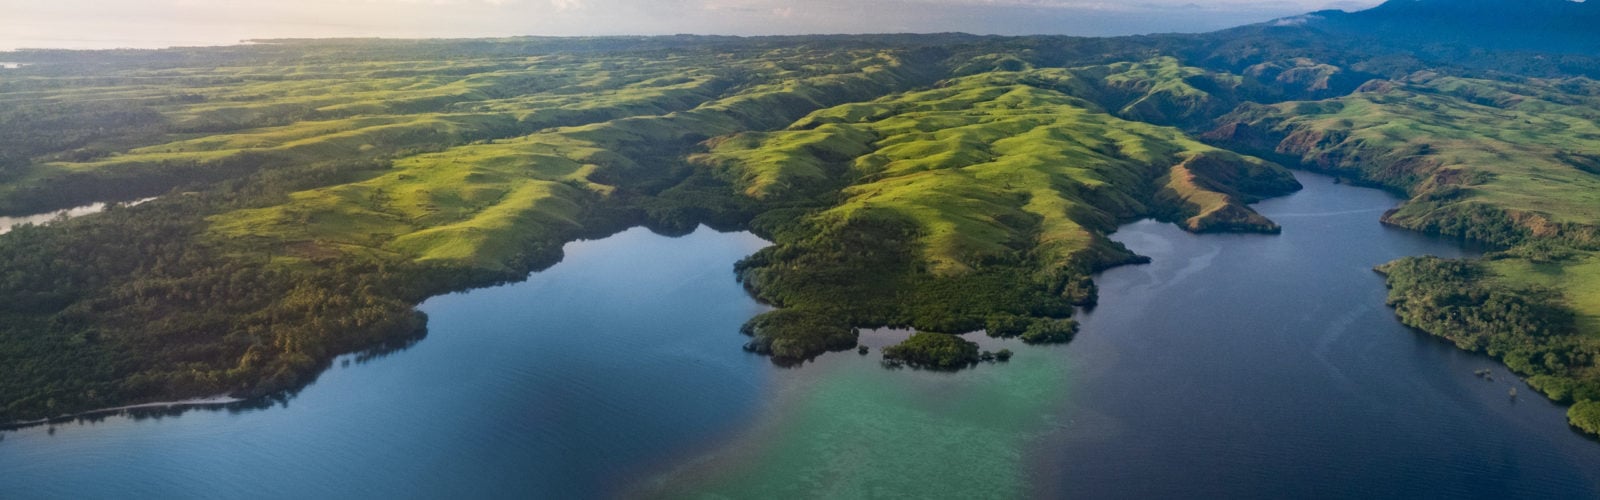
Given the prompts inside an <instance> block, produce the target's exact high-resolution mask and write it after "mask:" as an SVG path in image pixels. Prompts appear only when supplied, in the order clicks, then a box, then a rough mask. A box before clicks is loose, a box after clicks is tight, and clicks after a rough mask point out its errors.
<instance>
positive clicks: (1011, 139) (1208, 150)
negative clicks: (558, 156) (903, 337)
mask: <svg viewBox="0 0 1600 500" xmlns="http://www.w3.org/2000/svg"><path fill="white" fill-rule="evenodd" d="M1149 67H1151V65H1135V64H1130V65H1118V66H1114V67H1112V68H1111V69H1112V70H1118V69H1130V68H1131V69H1134V70H1137V71H1139V73H1136V74H1134V75H1119V74H1116V73H1112V74H1111V76H1110V77H1109V78H1107V75H1106V74H1104V73H1102V74H1101V75H1099V76H1100V79H1116V78H1134V77H1140V78H1142V77H1144V75H1143V73H1142V71H1143V70H1145V69H1148V68H1149ZM1182 74H1185V73H1184V72H1180V71H1174V72H1173V74H1172V75H1171V78H1179V79H1181V75H1182ZM1080 78H1081V77H1080V76H1078V75H1077V74H1075V73H1074V72H1071V71H1066V70H1041V71H1023V72H996V73H986V74H982V75H977V76H971V77H965V78H959V79H955V80H950V81H946V82H943V83H941V84H940V85H939V86H938V88H935V89H932V90H924V91H917V92H910V93H905V94H899V95H894V96H889V97H885V98H882V99H878V100H874V101H871V102H866V103H858V104H847V105H844V106H838V107H834V108H829V109H825V110H821V111H818V112H816V113H813V114H811V115H810V116H807V117H805V118H804V119H801V120H799V121H798V122H796V123H794V124H793V125H791V126H790V127H788V128H787V129H785V130H782V131H777V132H768V133H744V134H738V135H735V136H732V137H727V138H721V139H718V140H716V141H714V143H713V144H714V145H713V147H712V149H711V151H710V152H709V153H707V154H705V155H701V156H699V157H696V158H695V160H696V161H697V162H698V163H699V164H701V165H704V166H705V167H706V168H708V169H711V170H712V171H714V172H716V174H717V175H719V176H721V177H723V178H725V179H728V180H729V181H730V182H732V183H733V184H734V186H735V187H736V188H737V189H739V190H740V191H741V192H742V193H743V194H744V195H745V196H748V197H751V198H755V199H758V200H764V201H766V202H768V203H773V202H781V201H783V200H790V201H793V202H796V203H801V202H803V200H822V202H821V204H822V205H823V206H821V207H820V208H818V209H817V210H815V211H812V212H810V213H809V214H808V215H806V216H805V217H804V218H802V219H801V220H799V221H787V222H784V223H781V224H779V225H778V226H779V229H776V230H775V231H776V232H777V233H778V234H779V238H778V245H777V246H775V247H773V248H771V249H769V250H766V251H763V252H762V253H761V254H758V255H757V256H755V257H753V258H752V259H751V260H750V261H747V262H746V263H745V268H744V274H743V275H744V278H745V280H746V282H747V284H749V285H750V286H751V287H752V288H753V289H754V290H756V291H757V292H758V293H759V294H760V295H761V296H762V297H763V298H765V299H767V300H770V301H773V302H774V303H777V304H779V305H782V306H787V307H790V308H791V309H793V310H791V311H785V312H780V313H775V314H777V315H783V316H784V317H791V318H792V319H791V320H789V322H798V323H813V324H815V325H827V324H830V323H832V324H839V325H848V326H881V325H912V326H916V327H918V328H919V329H923V330H933V331H946V332H949V331H957V332H959V331H968V330H975V329H979V328H989V327H990V325H989V324H988V323H989V322H990V319H991V318H993V319H994V321H995V323H996V324H995V325H994V327H993V328H992V329H993V330H1009V329H1010V328H1007V327H1004V325H1001V323H1005V324H1007V325H1010V324H1018V325H1020V328H1021V329H1025V328H1026V327H1027V326H1029V325H1033V324H1037V323H1039V322H1047V321H1050V318H1052V317H1061V316H1065V315H1066V313H1067V312H1068V311H1069V310H1070V304H1072V303H1081V302H1085V301H1088V300H1092V291H1091V290H1092V289H1091V288H1089V285H1088V283H1087V275H1088V274H1089V273H1090V272H1092V271H1094V270H1098V269H1101V268H1104V267H1106V266H1109V265H1113V264H1116V263H1120V262H1125V261H1127V260H1129V259H1131V258H1132V255H1130V254H1128V253H1127V251H1126V250H1125V249H1123V248H1121V246H1120V245H1117V244H1115V243H1113V242H1111V241H1110V240H1109V239H1107V238H1106V236H1105V235H1106V234H1107V233H1109V232H1111V231H1114V230H1115V228H1116V225H1117V224H1118V223H1120V222H1125V221H1127V220H1130V219H1134V218H1139V217H1160V218H1163V219H1167V220H1173V221H1177V222H1181V223H1182V224H1183V225H1184V226H1185V227H1186V228H1188V229H1190V230H1193V231H1212V230H1245V231H1265V232H1271V231H1276V230H1277V226H1276V225H1275V224H1273V223H1272V222H1271V221H1268V220H1266V219H1265V218H1263V217H1261V216H1260V215H1258V214H1256V213H1255V212H1254V211H1252V210H1251V209H1250V208H1249V207H1248V206H1247V204H1248V203H1251V202H1254V201H1256V200H1258V199H1260V198H1261V197H1264V196H1271V195H1276V194H1283V193H1286V192H1289V191H1292V190H1294V189H1296V188H1297V187H1298V185H1297V184H1296V183H1295V181H1294V180H1293V178H1292V177H1291V176H1290V175H1289V174H1288V172H1287V171H1285V170H1283V169H1282V168H1281V167H1278V166H1276V165H1274V164H1271V163H1268V162H1265V161H1262V160H1259V159H1256V158H1251V157H1246V156H1241V155H1238V154H1234V153H1230V152H1227V151H1223V150H1220V149H1217V148H1214V147H1211V146H1207V145H1205V144H1202V143H1200V142H1198V141H1195V140H1193V139H1191V138H1189V137H1188V136H1186V135H1185V134H1184V133H1183V132H1181V131H1179V130H1177V129H1174V128H1168V127H1161V126H1156V125H1150V124H1147V123H1141V122H1135V121H1129V120H1124V119H1121V118H1118V117H1116V116H1113V115H1111V114H1108V113H1107V112H1105V110H1104V109H1102V108H1101V107H1100V106H1099V105H1097V104H1095V103H1094V102H1092V101H1089V100H1085V99H1083V98H1079V97H1075V96H1073V95H1069V94H1067V93H1063V92H1062V91H1059V90H1055V89H1073V88H1079V87H1077V86H1076V82H1077V81H1078V80H1079V79H1080ZM1097 81H1099V80H1097ZM1080 89H1081V90H1084V91H1086V92H1090V93H1094V92H1093V91H1092V89H1089V88H1087V87H1084V88H1080ZM1094 94H1095V96H1096V97H1099V96H1100V94H1098V93H1094ZM885 234H887V235H895V236H894V237H891V238H889V240H894V241H892V242H891V241H884V242H881V246H880V242H873V241H869V240H871V239H872V238H873V236H869V235H878V236H877V237H882V235H885ZM899 238H903V240H900V239H899ZM828 269H836V270H837V274H836V275H833V274H830V272H829V271H827V270H828ZM846 275H854V276H858V277H870V278H868V279H859V278H858V279H856V280H854V281H856V282H857V283H856V284H847V283H842V281H843V276H846ZM805 316H810V317H811V319H809V320H807V319H805V318H804V317H805ZM774 317H779V316H774ZM753 325H755V327H753V328H752V333H754V334H755V335H756V337H757V341H756V343H755V344H754V345H753V347H755V348H757V349H760V350H769V351H772V352H774V353H775V354H777V355H779V356H780V357H788V358H805V357H808V356H811V355H814V354H816V353H817V352H819V351H820V350H822V349H824V348H840V347H849V346H851V345H853V337H852V336H849V335H843V334H827V333H825V332H828V331H833V332H839V331H842V330H840V328H841V327H834V328H827V327H826V326H818V327H814V328H807V329H788V328H785V327H783V326H780V325H774V324H768V323H767V322H765V321H764V320H763V319H761V318H758V319H757V321H756V322H754V323H753ZM763 326H765V327H766V328H762V327H763ZM991 333H996V334H1002V333H1004V332H1000V331H992V332H991ZM1016 333H1021V332H1020V331H1019V332H1016ZM819 335H823V336H825V338H817V337H818V336H819ZM1055 340H1064V339H1062V338H1056V339H1055Z"/></svg>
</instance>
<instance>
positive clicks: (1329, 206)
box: [0, 174, 1600, 498]
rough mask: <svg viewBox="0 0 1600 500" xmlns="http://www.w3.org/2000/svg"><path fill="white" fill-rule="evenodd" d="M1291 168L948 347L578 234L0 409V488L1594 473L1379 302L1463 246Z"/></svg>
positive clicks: (1469, 365) (925, 487)
mask: <svg viewBox="0 0 1600 500" xmlns="http://www.w3.org/2000/svg"><path fill="white" fill-rule="evenodd" d="M1301 180H1302V182H1303V183H1304V184H1306V186H1307V188H1306V189H1305V190H1304V191H1302V192H1300V193H1297V194H1294V195H1291V196H1287V197H1283V198H1279V199H1275V200H1269V201H1266V202H1263V203H1261V204H1258V205H1257V209H1258V210H1259V211H1261V212H1262V213H1263V214H1265V215H1267V216H1268V217H1271V218H1273V219H1274V220H1276V221H1278V222H1279V223H1281V224H1282V225H1283V226H1284V232H1283V234H1282V235H1277V236H1264V235H1192V234H1188V233H1184V232H1182V231H1179V230H1177V229H1176V228H1175V227H1173V226H1171V225H1166V224H1158V223H1154V222H1148V221H1146V222H1138V223H1134V224H1130V225H1128V226H1125V227H1123V228H1122V229H1121V231H1119V232H1118V233H1117V234H1116V235H1114V237H1115V238H1116V239H1118V240H1119V241H1122V242H1124V243H1126V244H1127V245H1128V246H1129V247H1131V248H1133V249H1134V250H1136V251H1138V252H1139V253H1141V254H1143V255H1148V256H1151V257H1153V258H1154V262H1153V263H1152V264H1149V265H1142V266H1129V267H1123V268H1118V269H1114V270H1111V271H1108V272H1106V273H1104V274H1103V275H1101V276H1100V277H1099V278H1098V280H1097V282H1098V283H1099V284H1100V287H1101V301H1100V303H1101V305H1100V306H1099V307H1098V308H1096V309H1094V310H1093V311H1085V312H1083V313H1082V314H1081V315H1080V320H1081V321H1082V322H1083V324H1084V329H1083V332H1082V333H1081V334H1080V335H1079V336H1078V338H1077V339H1075V340H1074V341H1073V342H1072V343H1070V344H1067V345H1063V346H1049V347H1031V346H1023V345H1021V344H1020V343H1017V342H1015V341H1003V340H995V339H988V338H986V337H983V336H981V335H979V334H969V335H968V338H971V339H973V340H976V341H979V342H980V343H982V344H984V347H985V348H986V349H999V348H1009V349H1011V350H1013V351H1016V352H1017V356H1016V357H1015V358H1014V359H1013V360H1012V361H1011V362H1010V363H1003V364H989V365H982V366H979V367H977V368H976V369H972V370H967V371H963V372H959V373H953V374H952V373H935V372H925V371H917V370H886V369H884V368H882V367H881V366H879V364H878V363H877V350H878V349H879V348H881V347H882V346H884V345H888V344H891V343H893V342H896V341H897V340H898V339H901V338H904V336H905V335H907V334H908V332H904V331H877V332H867V334H865V335H864V337H863V342H864V343H866V344H868V345H870V346H872V347H873V353H872V354H871V355H869V356H861V355H858V354H856V353H855V352H853V351H852V352H848V353H836V354H830V355H826V356H823V357H821V358H819V359H818V360H817V361H815V362H813V363H809V364H806V365H804V366H801V367H797V368H779V367H776V366H773V365H772V364H771V363H769V362H767V360H765V359H763V358H760V357H757V356H753V355H750V354H746V353H744V352H742V351H740V350H739V348H738V347H739V346H740V345H741V344H742V342H743V340H744V339H743V338H741V337H740V336H739V335H738V333H737V328H738V326H739V324H740V323H742V322H743V321H744V320H745V319H747V318H749V317H750V316H752V315H754V314H757V313H758V312H760V311H762V310H763V307H762V306H760V305H759V304H756V303H755V302H753V301H752V300H750V298H749V297H748V296H747V295H746V294H745V293H744V292H743V290H742V289H741V288H740V287H739V285H738V284H737V283H735V282H734V280H733V276H732V274H731V271H730V267H731V265H732V263H733V262H734V261H736V260H738V259H739V258H741V257H742V256H744V255H747V254H749V253H750V252H753V251H754V250H756V249H758V248H760V247H761V246H763V245H764V244H765V243H764V242H762V241H760V240H759V239H757V238H755V237H753V236H750V235H748V234H743V233H734V234H723V233H716V232H713V231H710V230H708V229H704V228H702V229H700V230H699V231H697V232H695V233H693V234H691V235H688V236H685V237H682V238H668V237H664V236H659V235H655V234H652V233H649V232H648V231H645V230H643V229H633V230H629V231H626V232H623V233H620V234H618V235H615V236H612V237H610V238H606V239H603V240H597V241H584V242H575V243H572V244H569V245H568V246H567V257H566V259H565V260H564V261H563V262H562V263H560V264H558V265H556V266H554V267H552V268H550V269H548V270H546V271H543V272H540V273H536V274H535V275H534V276H532V277H531V279H530V280H529V281H527V282H523V283H517V284H511V285H505V286H500V287H495V288H488V289H481V290H474V291H471V292H466V293H461V294H452V295H447V296H441V297H436V298H434V299H431V300H429V301H428V302H426V303H425V304H423V306H422V309H423V310H424V311H426V312H428V314H429V315H430V318H431V319H430V334H429V336H428V337H427V338H426V339H424V340H423V341H421V342H420V343H418V344H417V345H416V346H414V347H411V348H409V349H406V350H403V351H400V352H397V353H393V354H390V355H388V356H383V357H379V358H376V359H370V360H365V361H361V362H355V360H354V358H352V357H346V358H343V359H341V361H340V362H338V363H336V364H335V367H334V368H332V369H330V370H329V371H328V372H327V373H325V374H324V375H323V376H322V377H321V378H320V379H319V380H317V381H316V383H314V384H313V385H311V386H310V387H308V388H306V389H305V390H304V391H302V392H301V393H299V394H298V395H296V396H295V397H293V398H290V399H288V400H287V401H286V402H285V403H283V404H281V405H275V406H273V407H271V408H267V409H242V408H235V409H232V410H227V411H216V410H201V411H190V412H186V413H182V414H180V415H178V416H176V417H173V416H168V417H165V418H159V419H152V418H146V419H134V418H129V417H112V418H108V419H104V420H101V421H98V422H84V423H72V424H64V425H58V426H56V427H55V428H53V430H52V428H49V427H33V428H28V429H22V430H18V431H11V432H7V433H5V434H3V435H0V436H3V437H4V440H3V441H0V471H4V473H3V474H0V498H35V497H46V498H79V497H107V496H115V497H147V498H170V497H196V496H206V497H230V498H235V497H277V498H282V497H296V498H302V497H303V498H335V497H353V496H354V497H432V498H437V497H457V496H466V497H530V496H531V497H542V498H582V497H603V496H612V495H627V496H667V497H678V496H706V495H724V496H727V497H733V498H753V497H838V496H853V497H861V496H866V497H927V498H954V497H965V498H971V497H1022V496H1052V497H1054V496H1066V497H1090V498H1116V497H1126V498H1141V497H1186V498H1187V497H1238V498H1281V497H1310V498H1321V497H1380V498H1381V497H1390V498H1426V497H1440V498H1593V497H1596V496H1597V495H1600V443H1595V442H1593V441H1591V440H1589V439H1586V438H1584V437H1582V436H1580V435H1577V434H1576V433H1574V432H1572V431H1571V430H1569V429H1568V428H1567V426H1566V423H1565V419H1564V416H1563V409H1562V408H1560V407H1557V406H1555V405H1553V404H1550V403H1548V402H1546V401H1544V400H1542V399H1540V398H1538V397H1537V396H1534V395H1533V394H1534V393H1533V392H1532V391H1531V390H1529V389H1527V388H1526V387H1525V386H1523V385H1521V384H1520V382H1516V379H1515V378H1512V377H1509V376H1507V375H1506V373H1505V370H1504V369H1503V368H1501V367H1499V366H1498V365H1497V364H1495V363H1494V362H1493V361H1492V360H1489V359H1487V358H1484V357H1482V356H1478V355H1472V354H1468V353H1463V352H1461V351H1458V350H1456V349H1454V348H1453V347H1451V346H1450V345H1449V344H1446V343H1444V342H1441V341H1437V340H1435V339H1433V338H1430V337H1428V336H1426V335H1421V334H1417V333H1415V332H1412V331H1409V330H1407V329H1406V328H1404V327H1403V326H1401V325H1400V324H1399V323H1398V322H1397V321H1396V320H1395V318H1394V315H1393V313H1392V311H1390V310H1389V309H1387V308H1386V307H1384V306H1383V297H1384V293H1385V292H1384V288H1383V280H1382V278H1381V277H1380V276H1378V275H1376V274H1375V273H1373V272H1372V270H1371V268H1372V267H1373V266H1374V265H1377V264H1381V263H1383V262H1386V261H1388V260H1392V259H1394V258H1397V257H1400V256H1405V255H1419V254H1435V255H1445V256H1455V255H1466V254H1468V250H1463V249H1462V248H1460V247H1459V246H1457V245H1454V244H1451V243H1449V242H1445V241H1441V240H1438V239H1433V238H1428V237H1424V236H1421V235H1417V234H1413V233H1409V232H1406V231H1401V230H1396V229H1392V228H1386V227H1384V226H1382V225H1380V224H1379V223H1378V222H1377V219H1378V216H1379V215H1380V214H1381V213H1382V211H1383V210H1384V209H1386V208H1389V207H1391V206H1393V205H1394V204H1395V203H1396V200H1395V199H1394V198H1393V197H1391V196H1389V195H1387V194H1385V193H1383V192H1380V191H1375V190H1369V189H1361V188H1354V187H1350V186H1344V185H1336V184H1334V183H1333V182H1332V181H1331V180H1329V179H1328V178H1325V177H1319V176H1313V175H1310V174H1302V175H1301ZM1481 368H1494V369H1495V371H1496V375H1497V377H1496V381H1495V382H1488V381H1485V380H1483V379H1480V378H1478V377H1475V376H1474V375H1473V373H1472V372H1473V371H1474V370H1477V369H1481ZM1511 387H1518V388H1519V391H1520V392H1522V393H1523V394H1524V396H1523V398H1522V399H1520V400H1517V401H1513V400H1511V399H1510V398H1509V397H1507V391H1508V389H1509V388H1511Z"/></svg>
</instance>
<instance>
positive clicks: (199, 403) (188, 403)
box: [0, 396, 247, 431]
mask: <svg viewBox="0 0 1600 500" xmlns="http://www.w3.org/2000/svg"><path fill="white" fill-rule="evenodd" d="M244 401H247V400H246V399H242V398H236V397H232V396H211V397H207V398H194V399H184V400H178V401H158V402H154V403H142V404H136V405H125V406H113V407H110V408H100V409H96V410H89V411H85V412H79V413H72V414H67V415H61V416H57V417H50V418H41V419H37V420H19V421H15V422H6V423H3V424H0V431H8V430H16V429H22V428H27V427H33V426H37V425H45V424H49V423H52V422H56V421H60V420H70V419H76V418H82V417H90V416H95V415H101V414H107V413H116V412H122V411H127V410H140V409H147V408H161V409H167V408H188V407H205V406H222V405H230V404H234V403H242V402H244Z"/></svg>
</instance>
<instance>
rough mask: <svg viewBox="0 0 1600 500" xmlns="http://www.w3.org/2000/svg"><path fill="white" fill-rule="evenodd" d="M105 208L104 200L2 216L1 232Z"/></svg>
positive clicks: (137, 201) (97, 211) (128, 204)
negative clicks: (79, 205)
mask: <svg viewBox="0 0 1600 500" xmlns="http://www.w3.org/2000/svg"><path fill="white" fill-rule="evenodd" d="M154 199H155V198H145V199H142V200H135V201H130V202H127V203H124V205H127V206H134V205H138V204H141V203H144V202H147V201H150V200H154ZM113 204H115V203H113ZM105 210H106V203H103V202H102V203H91V204H88V205H84V206H81V207H72V208H66V209H61V210H55V211H51V212H45V213H42V214H33V215H18V216H13V217H4V216H0V234H6V233H9V232H11V230H12V229H16V228H17V226H21V225H24V224H32V225H36V226H37V225H43V224H49V223H51V222H54V221H56V220H59V219H62V218H67V219H71V218H74V217H82V216H85V215H89V214H96V213H100V212H104V211H105Z"/></svg>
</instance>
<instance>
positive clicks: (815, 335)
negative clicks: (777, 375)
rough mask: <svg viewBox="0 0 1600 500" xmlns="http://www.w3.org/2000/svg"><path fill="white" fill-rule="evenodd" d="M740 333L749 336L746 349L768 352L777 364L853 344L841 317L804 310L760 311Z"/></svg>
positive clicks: (845, 323)
mask: <svg viewBox="0 0 1600 500" xmlns="http://www.w3.org/2000/svg"><path fill="white" fill-rule="evenodd" d="M743 332H744V334H745V335H749V336H751V337H752V339H751V340H750V342H749V343H747V344H745V350H748V351H751V352H756V353H760V354H766V355H770V356H772V357H773V359H775V360H777V361H778V362H780V363H792V362H798V361H804V360H807V359H811V358H813V357H816V355H817V354H819V353H822V352H826V351H842V350H846V349H850V348H852V347H855V346H856V332H855V330H853V329H852V328H851V327H850V324H849V323H847V322H845V321H844V320H843V318H840V317H837V316H833V315H830V314H827V313H823V312H816V311H810V310H805V309H779V310H776V311H771V312H767V313H763V314H761V315H759V316H756V317H754V318H751V319H750V321H749V322H747V323H745V325H744V328H743Z"/></svg>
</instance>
